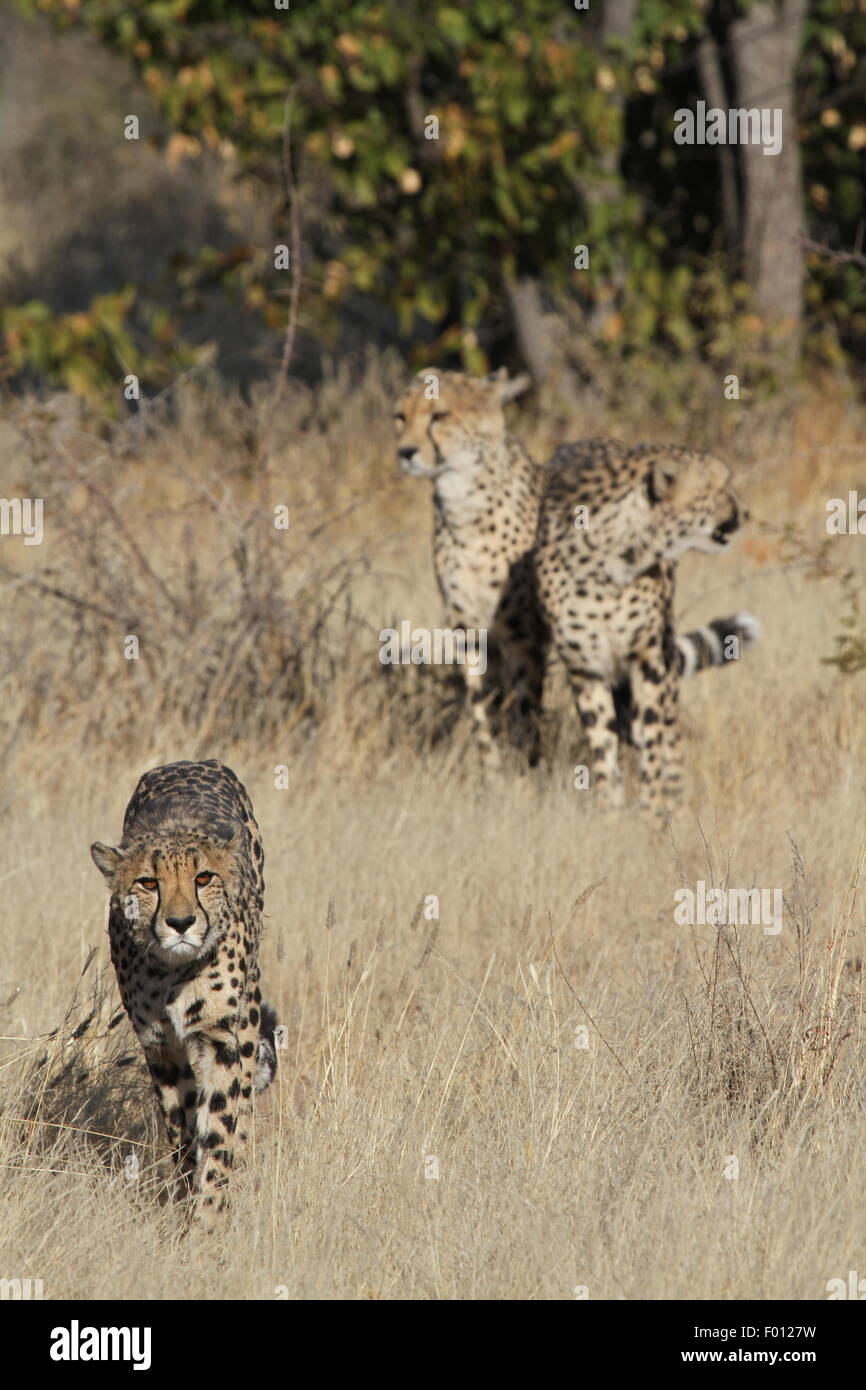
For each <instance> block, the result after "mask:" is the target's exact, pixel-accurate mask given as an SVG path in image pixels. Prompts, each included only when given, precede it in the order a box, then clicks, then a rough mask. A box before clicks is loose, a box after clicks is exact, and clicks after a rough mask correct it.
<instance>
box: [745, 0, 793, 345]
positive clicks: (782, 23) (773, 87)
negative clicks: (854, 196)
mask: <svg viewBox="0 0 866 1390" xmlns="http://www.w3.org/2000/svg"><path fill="white" fill-rule="evenodd" d="M807 3H808V0H781V3H777V4H771V3H769V0H756V3H755V4H753V5H752V7H751V9H750V10H749V13H748V14H747V15H745V16H744V17H743V18H742V19H739V20H737V21H736V22H735V23H734V24H732V25H731V30H730V35H731V40H732V49H733V52H732V62H733V69H734V74H735V78H736V86H737V100H738V103H739V106H740V108H759V109H761V108H763V109H765V110H766V109H768V108H769V109H771V110H773V109H778V110H779V111H781V113H782V116H781V119H782V148H781V151H780V152H779V153H778V154H776V155H767V154H765V153H764V150H763V148H762V146H761V145H760V144H742V145H741V146H740V159H741V161H742V165H741V167H742V172H743V190H744V202H745V217H744V226H743V261H744V269H745V275H746V279H747V280H748V282H749V284H750V285H751V287H752V290H753V292H754V295H755V302H756V305H757V307H758V310H759V312H760V313H761V315H762V316H763V317H764V319H765V320H766V321H767V324H768V327H769V326H772V327H773V328H775V330H776V331H777V332H779V333H784V334H785V336H786V345H787V346H788V347H789V348H790V350H791V352H792V353H794V352H796V350H797V347H798V345H799V333H800V320H801V314H802V296H803V247H802V242H801V240H800V238H801V237H802V236H803V234H804V230H805V223H804V215H803V190H802V178H801V170H800V147H799V131H798V123H797V113H796V109H795V103H794V69H795V66H796V63H797V56H798V54H799V51H800V43H801V40H802V34H803V21H804V18H805V15H806V9H807ZM776 121H777V125H778V117H776Z"/></svg>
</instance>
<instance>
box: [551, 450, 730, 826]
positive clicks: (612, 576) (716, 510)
mask: <svg viewBox="0 0 866 1390" xmlns="http://www.w3.org/2000/svg"><path fill="white" fill-rule="evenodd" d="M745 515H746V514H745V513H744V512H743V510H742V507H741V506H740V504H739V502H738V500H737V498H736V496H735V495H734V492H733V490H732V487H731V478H730V472H729V470H728V468H727V467H726V465H725V464H724V463H722V462H721V461H720V460H719V459H717V458H714V457H712V455H709V454H705V453H699V452H697V451H695V450H691V449H680V448H670V447H667V446H656V445H641V446H640V447H638V448H635V449H627V448H626V447H625V446H623V445H621V444H617V443H615V442H613V441H611V440H605V439H593V440H587V441H584V442H582V443H577V444H565V445H563V446H562V448H560V449H559V450H558V451H557V453H556V454H555V455H554V458H553V459H552V460H551V463H550V465H549V468H548V476H547V483H546V486H545V491H544V498H543V501H542V505H541V512H540V517H539V527H538V536H537V539H536V546H535V567H536V574H537V580H538V594H539V600H540V603H541V607H542V612H543V614H544V618H545V622H546V624H547V627H548V630H549V632H550V633H551V636H552V639H553V642H554V644H555V646H556V650H557V652H558V654H559V656H560V657H561V658H562V661H563V663H564V665H565V668H566V671H567V672H568V677H569V681H570V683H571V687H572V691H573V694H574V698H575V702H576V704H577V708H578V712H579V714H580V719H581V723H582V724H583V728H584V730H585V733H586V737H587V739H588V742H589V745H590V751H591V755H592V769H591V773H592V780H593V782H594V783H595V784H596V785H597V786H598V788H599V790H600V792H601V793H602V794H603V796H604V798H605V799H606V800H607V801H608V802H610V803H612V804H619V802H620V801H621V799H622V779H621V771H620V766H619V758H618V749H619V744H620V743H621V742H622V741H623V740H624V739H626V738H627V739H628V741H629V742H631V743H633V744H634V745H635V747H636V748H637V750H638V759H639V776H640V781H641V787H642V796H641V799H642V801H643V802H644V804H646V805H648V806H651V807H654V808H661V807H662V806H663V805H664V804H665V803H666V802H667V801H668V800H669V799H670V798H672V797H674V796H675V795H676V794H677V793H678V792H679V790H680V785H681V758H680V749H679V721H678V699H679V684H680V679H681V677H682V676H683V675H686V674H690V673H691V671H692V670H698V669H701V668H703V667H706V666H709V665H721V664H723V663H724V662H725V661H726V660H731V659H734V658H735V657H736V656H738V655H739V654H740V651H741V650H742V648H744V647H745V646H748V645H749V644H750V643H751V642H752V641H754V640H755V638H756V637H757V635H758V625H757V622H756V620H755V619H754V618H752V617H751V616H750V615H749V614H745V613H742V614H738V615H737V616H736V617H735V618H732V619H717V620H716V621H715V622H714V623H712V624H711V625H710V626H709V627H708V628H702V629H699V630H698V631H697V632H694V633H690V634H688V635H687V636H686V637H677V636H676V635H675V633H674V628H673V597H674V579H675V563H674V562H675V561H676V559H677V557H678V556H680V555H682V554H684V553H685V551H686V550H701V551H706V552H708V553H714V552H716V551H723V550H726V549H727V548H728V546H729V544H730V542H731V538H732V536H733V535H734V534H735V532H736V531H737V530H738V529H739V527H740V525H741V524H742V521H743V520H744V517H745Z"/></svg>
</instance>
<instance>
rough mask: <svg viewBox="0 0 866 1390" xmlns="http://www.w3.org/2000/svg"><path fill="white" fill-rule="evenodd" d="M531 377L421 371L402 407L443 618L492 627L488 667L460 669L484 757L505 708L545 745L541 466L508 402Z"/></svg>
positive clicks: (401, 423)
mask: <svg viewBox="0 0 866 1390" xmlns="http://www.w3.org/2000/svg"><path fill="white" fill-rule="evenodd" d="M528 385H529V378H528V377H518V378H516V379H515V380H513V381H509V380H508V376H507V373H505V372H499V373H496V374H495V375H493V376H488V377H481V378H475V377H467V376H464V375H463V374H462V373H460V372H433V371H423V372H419V374H418V375H417V376H416V377H415V379H414V381H413V382H412V383H411V384H410V386H409V388H408V389H407V390H406V391H405V392H404V394H403V396H402V397H401V398H400V400H399V401H398V403H397V406H396V409H395V414H394V421H395V425H396V428H397V439H398V446H397V452H398V456H399V459H400V463H401V465H402V467H403V469H404V470H405V471H406V472H407V473H410V474H412V475H413V476H414V477H422V478H431V479H432V480H433V560H434V565H435V569H436V577H437V580H438V582H439V588H440V591H441V593H442V597H443V600H444V602H445V609H446V615H447V622H448V623H449V625H450V626H451V627H455V628H474V629H476V630H479V629H484V630H486V632H487V672H486V673H483V672H480V671H478V670H475V669H473V668H472V667H469V666H467V667H466V668H464V675H465V677H466V684H467V687H468V690H469V697H470V703H471V707H472V713H473V716H474V719H475V728H476V734H477V738H478V742H479V745H480V747H481V750H482V752H483V754H484V755H485V757H486V759H487V760H488V762H492V761H495V760H496V748H495V744H494V742H493V733H494V732H495V730H496V728H497V727H498V725H499V723H500V722H501V720H502V719H505V720H506V721H507V723H508V725H509V728H510V732H511V734H512V737H513V738H514V740H515V742H517V743H519V744H523V745H524V746H526V747H527V748H528V752H529V756H530V760H531V761H535V760H536V758H537V756H538V725H537V717H536V716H537V713H538V711H539V709H540V707H541V694H542V679H543V670H542V667H541V665H540V663H539V654H540V651H541V645H542V629H541V619H540V614H539V610H538V604H537V602H536V601H535V598H534V577H533V572H532V564H531V558H530V556H531V551H532V544H533V540H534V538H535V529H536V525H537V522H538V508H539V503H540V500H541V487H542V480H543V471H542V469H541V468H539V467H538V465H537V464H535V463H534V462H533V461H532V459H531V458H530V457H529V455H528V454H527V452H526V450H525V449H524V448H523V446H522V444H521V443H520V442H519V440H517V439H515V437H514V436H513V435H511V434H509V433H508V431H507V429H506V424H505V415H504V411H503V406H504V405H505V403H506V401H508V400H511V399H512V398H513V397H514V396H516V395H518V394H519V393H520V392H521V391H522V390H524V389H525V388H526V387H527V386H528ZM517 613H519V615H520V617H519V620H518V619H517V618H516V617H515V614H517ZM506 698H507V705H508V707H507V708H504V707H503V706H504V704H505V702H506ZM491 715H492V716H493V718H492V719H491Z"/></svg>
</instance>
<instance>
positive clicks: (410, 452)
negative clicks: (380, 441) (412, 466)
mask: <svg viewBox="0 0 866 1390" xmlns="http://www.w3.org/2000/svg"><path fill="white" fill-rule="evenodd" d="M417 452H418V450H417V448H416V447H415V445H414V444H404V445H403V446H402V448H400V449H398V450H397V453H398V454H399V455H400V458H401V459H410V458H413V457H414V455H415V454H417Z"/></svg>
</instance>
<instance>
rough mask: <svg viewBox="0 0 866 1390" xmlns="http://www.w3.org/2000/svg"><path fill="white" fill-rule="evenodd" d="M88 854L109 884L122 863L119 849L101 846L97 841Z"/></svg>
mask: <svg viewBox="0 0 866 1390" xmlns="http://www.w3.org/2000/svg"><path fill="white" fill-rule="evenodd" d="M90 853H91V856H92V858H93V862H94V864H95V865H96V867H97V869H98V870H99V872H100V873H101V874H102V876H103V878H107V879H108V881H109V883H110V882H111V880H112V879H113V878H114V875H115V874H116V873H117V870H118V869H119V868H120V866H121V864H122V863H123V854H122V853H121V851H120V850H119V849H112V847H111V846H110V845H103V844H101V843H100V842H99V840H97V841H96V843H95V844H93V845H91V846H90Z"/></svg>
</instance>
